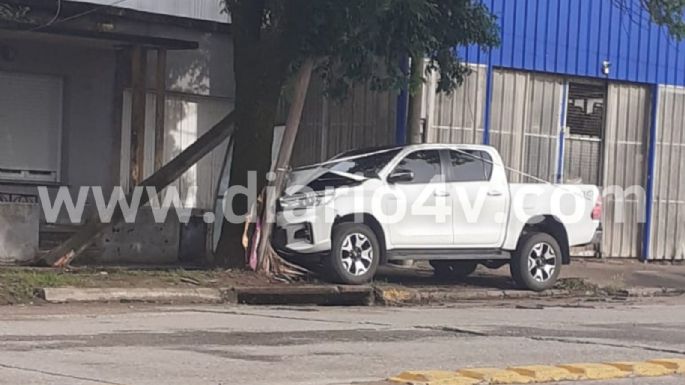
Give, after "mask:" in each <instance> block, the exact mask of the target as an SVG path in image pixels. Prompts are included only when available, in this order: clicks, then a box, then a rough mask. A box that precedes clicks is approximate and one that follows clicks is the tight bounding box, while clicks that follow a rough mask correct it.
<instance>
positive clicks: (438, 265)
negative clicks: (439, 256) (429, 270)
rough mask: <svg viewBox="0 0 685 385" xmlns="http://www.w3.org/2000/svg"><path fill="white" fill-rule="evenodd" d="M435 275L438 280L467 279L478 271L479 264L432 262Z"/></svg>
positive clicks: (469, 262)
mask: <svg viewBox="0 0 685 385" xmlns="http://www.w3.org/2000/svg"><path fill="white" fill-rule="evenodd" d="M430 265H431V266H432V267H433V274H434V275H435V276H436V277H438V278H445V279H447V278H466V277H468V276H469V275H471V273H473V272H474V271H476V268H477V267H478V263H476V262H473V261H443V260H434V261H430Z"/></svg>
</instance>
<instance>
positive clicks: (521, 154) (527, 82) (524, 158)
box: [490, 70, 563, 182]
mask: <svg viewBox="0 0 685 385" xmlns="http://www.w3.org/2000/svg"><path fill="white" fill-rule="evenodd" d="M562 87H563V79H562V78H560V77H555V76H547V75H541V74H534V73H526V72H514V71H505V70H496V71H495V72H494V74H493V96H492V120H491V121H492V126H491V128H490V143H491V144H492V145H493V146H494V147H495V148H497V149H498V150H499V152H500V154H501V155H502V159H503V161H504V164H505V165H507V166H508V167H510V168H511V169H513V170H517V171H522V172H525V173H527V174H530V175H533V176H535V177H537V178H540V179H544V180H546V181H549V182H553V181H554V176H555V171H556V154H557V151H558V147H557V141H558V132H559V125H560V119H559V118H560V114H561V98H562ZM508 176H509V180H510V181H512V182H534V180H531V179H530V178H525V177H523V176H522V175H521V174H520V173H518V172H514V171H509V172H508Z"/></svg>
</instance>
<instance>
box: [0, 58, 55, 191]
mask: <svg viewBox="0 0 685 385" xmlns="http://www.w3.org/2000/svg"><path fill="white" fill-rule="evenodd" d="M0 84H2V87H1V88H0V179H5V180H19V181H48V182H57V181H58V180H59V176H60V175H59V171H60V147H61V138H62V79H61V78H59V77H53V76H40V75H27V74H19V73H11V72H2V71H0Z"/></svg>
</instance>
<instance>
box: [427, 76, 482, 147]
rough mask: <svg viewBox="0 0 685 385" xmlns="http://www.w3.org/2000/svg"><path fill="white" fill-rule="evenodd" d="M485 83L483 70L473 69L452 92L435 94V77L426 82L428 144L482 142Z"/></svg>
mask: <svg viewBox="0 0 685 385" xmlns="http://www.w3.org/2000/svg"><path fill="white" fill-rule="evenodd" d="M486 80H487V67H485V66H473V67H472V68H471V73H470V74H469V75H468V76H466V78H465V79H464V82H463V83H462V84H461V85H460V86H459V87H457V89H455V90H454V91H453V92H452V93H449V94H447V93H443V92H441V93H437V94H436V93H435V89H436V83H437V76H436V75H435V74H434V75H433V76H431V77H430V78H429V79H428V82H427V83H426V85H425V91H424V93H423V96H424V105H425V108H426V109H427V110H428V111H426V113H427V114H428V116H427V118H426V124H425V130H426V132H425V134H424V135H425V138H426V141H427V142H428V143H466V144H480V143H483V124H484V122H483V121H484V119H483V117H484V115H483V111H484V107H485V88H486Z"/></svg>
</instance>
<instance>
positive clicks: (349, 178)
mask: <svg viewBox="0 0 685 385" xmlns="http://www.w3.org/2000/svg"><path fill="white" fill-rule="evenodd" d="M367 179H369V178H367V177H364V176H361V175H356V174H350V173H347V172H343V171H336V170H331V169H330V168H329V167H326V166H317V167H312V168H306V169H299V170H294V171H292V172H291V173H290V175H289V178H288V184H287V185H286V188H285V193H284V195H286V196H288V195H295V194H297V193H299V192H300V191H301V190H303V189H305V187H308V188H309V189H311V190H314V191H322V190H325V189H326V188H328V187H331V188H336V187H341V186H355V185H358V184H360V183H361V182H363V181H365V180H367Z"/></svg>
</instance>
